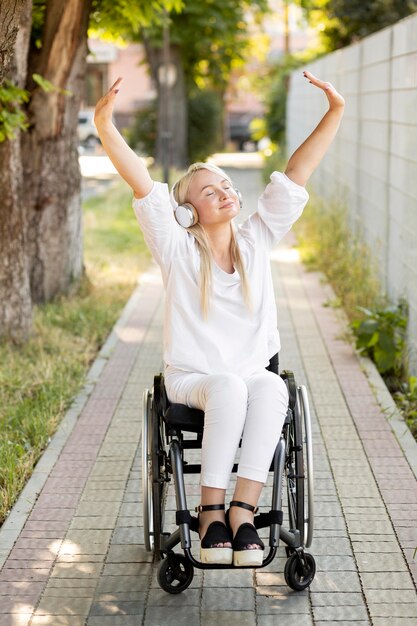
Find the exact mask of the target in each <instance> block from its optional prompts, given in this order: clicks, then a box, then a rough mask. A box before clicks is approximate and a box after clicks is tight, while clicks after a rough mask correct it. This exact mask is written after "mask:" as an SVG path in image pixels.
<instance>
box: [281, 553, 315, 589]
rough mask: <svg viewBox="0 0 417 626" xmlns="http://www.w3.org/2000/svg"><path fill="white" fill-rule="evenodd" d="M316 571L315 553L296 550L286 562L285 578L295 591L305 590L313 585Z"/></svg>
mask: <svg viewBox="0 0 417 626" xmlns="http://www.w3.org/2000/svg"><path fill="white" fill-rule="evenodd" d="M315 573H316V562H315V560H314V557H313V555H311V554H309V553H307V552H305V553H303V554H297V553H296V552H294V553H293V554H291V556H290V557H289V558H288V559H287V561H286V562H285V567H284V578H285V582H286V583H287V585H288V587H291V589H294V590H295V591H303V589H306V588H307V587H308V586H309V585H311V583H312V581H313V579H314V576H315Z"/></svg>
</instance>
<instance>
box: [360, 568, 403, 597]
mask: <svg viewBox="0 0 417 626" xmlns="http://www.w3.org/2000/svg"><path fill="white" fill-rule="evenodd" d="M360 576H361V579H362V583H363V587H364V589H365V594H366V592H367V590H368V589H379V590H384V589H413V590H415V587H414V584H413V581H412V579H411V577H410V575H409V573H408V572H406V571H403V572H372V573H366V572H361V574H360Z"/></svg>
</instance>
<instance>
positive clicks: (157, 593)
mask: <svg viewBox="0 0 417 626" xmlns="http://www.w3.org/2000/svg"><path fill="white" fill-rule="evenodd" d="M200 582H201V581H200ZM147 605H148V606H171V607H178V606H200V605H201V588H200V586H199V587H198V588H195V589H193V588H189V589H187V590H186V591H185V592H183V593H180V594H176V595H174V594H171V593H167V592H166V591H163V590H162V589H160V588H158V589H150V591H149V595H148V598H147Z"/></svg>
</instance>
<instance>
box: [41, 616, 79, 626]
mask: <svg viewBox="0 0 417 626" xmlns="http://www.w3.org/2000/svg"><path fill="white" fill-rule="evenodd" d="M53 620H54V621H53V626H84V624H85V617H84V616H83V615H54V616H53ZM50 624H51V616H49V615H34V616H33V617H32V620H31V622H30V625H31V626H49V625H50Z"/></svg>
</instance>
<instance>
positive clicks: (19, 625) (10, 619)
mask: <svg viewBox="0 0 417 626" xmlns="http://www.w3.org/2000/svg"><path fill="white" fill-rule="evenodd" d="M0 616H1V622H0V623H1V626H29V623H30V620H31V617H32V613H20V614H19V615H16V614H15V613H13V614H12V613H4V614H0Z"/></svg>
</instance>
